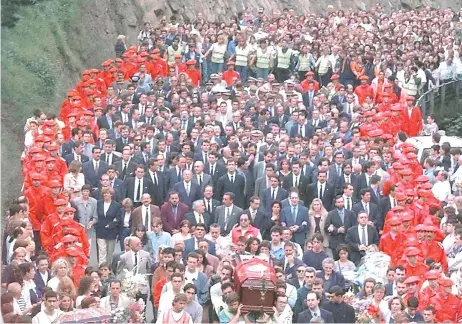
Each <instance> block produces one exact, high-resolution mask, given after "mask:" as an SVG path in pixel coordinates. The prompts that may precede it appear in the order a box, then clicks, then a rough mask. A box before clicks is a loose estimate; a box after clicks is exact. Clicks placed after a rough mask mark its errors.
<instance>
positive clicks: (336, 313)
mask: <svg viewBox="0 0 462 324" xmlns="http://www.w3.org/2000/svg"><path fill="white" fill-rule="evenodd" d="M328 292H329V294H330V295H331V299H330V301H329V302H327V303H326V304H325V305H324V306H323V308H324V309H325V310H327V311H329V312H331V313H332V316H333V318H334V323H356V314H355V309H354V308H353V306H351V305H349V304H347V303H345V302H344V300H343V295H344V294H345V292H344V291H343V287H340V286H332V287H330V288H329V291H328Z"/></svg>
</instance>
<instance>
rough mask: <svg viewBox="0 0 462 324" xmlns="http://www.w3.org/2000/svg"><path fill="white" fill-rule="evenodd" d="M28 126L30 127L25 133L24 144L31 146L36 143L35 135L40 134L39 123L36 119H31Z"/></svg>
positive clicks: (27, 146)
mask: <svg viewBox="0 0 462 324" xmlns="http://www.w3.org/2000/svg"><path fill="white" fill-rule="evenodd" d="M28 126H29V128H28V130H27V132H26V134H25V135H24V146H25V147H26V148H29V147H30V146H31V145H32V144H34V137H35V135H38V134H39V129H38V127H39V125H38V122H37V121H36V120H31V121H30V122H29V125H28Z"/></svg>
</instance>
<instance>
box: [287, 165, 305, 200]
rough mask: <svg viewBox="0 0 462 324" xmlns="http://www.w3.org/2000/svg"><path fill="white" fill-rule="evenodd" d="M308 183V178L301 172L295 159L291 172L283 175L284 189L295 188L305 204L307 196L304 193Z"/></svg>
mask: <svg viewBox="0 0 462 324" xmlns="http://www.w3.org/2000/svg"><path fill="white" fill-rule="evenodd" d="M309 184H310V179H309V178H308V177H306V176H303V175H302V174H301V166H300V162H298V161H295V162H293V163H292V173H291V174H289V175H288V176H286V177H285V179H284V183H283V186H284V189H286V190H287V191H289V189H290V188H293V187H295V188H297V189H298V192H299V193H300V199H301V200H303V202H304V204H305V206H307V204H308V197H307V193H306V188H307V187H308V185H309Z"/></svg>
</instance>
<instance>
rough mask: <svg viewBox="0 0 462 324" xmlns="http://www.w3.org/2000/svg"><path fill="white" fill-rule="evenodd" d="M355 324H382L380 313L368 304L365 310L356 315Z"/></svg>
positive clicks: (376, 308)
mask: <svg viewBox="0 0 462 324" xmlns="http://www.w3.org/2000/svg"><path fill="white" fill-rule="evenodd" d="M356 323H357V324H366V323H367V324H369V323H373V324H377V323H384V320H383V317H382V313H381V312H380V310H379V308H378V307H376V306H374V305H371V304H369V306H367V309H365V310H362V311H361V312H360V313H358V315H357V319H356Z"/></svg>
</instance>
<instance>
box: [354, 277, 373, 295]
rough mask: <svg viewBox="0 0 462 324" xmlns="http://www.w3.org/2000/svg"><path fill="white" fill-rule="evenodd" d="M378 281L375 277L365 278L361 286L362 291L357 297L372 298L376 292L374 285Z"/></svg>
mask: <svg viewBox="0 0 462 324" xmlns="http://www.w3.org/2000/svg"><path fill="white" fill-rule="evenodd" d="M376 283H377V282H376V281H375V279H374V278H367V279H366V280H364V284H363V286H362V288H361V291H360V292H359V293H358V294H357V296H356V298H358V299H367V298H370V297H371V296H372V294H373V292H374V286H375V284H376Z"/></svg>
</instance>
